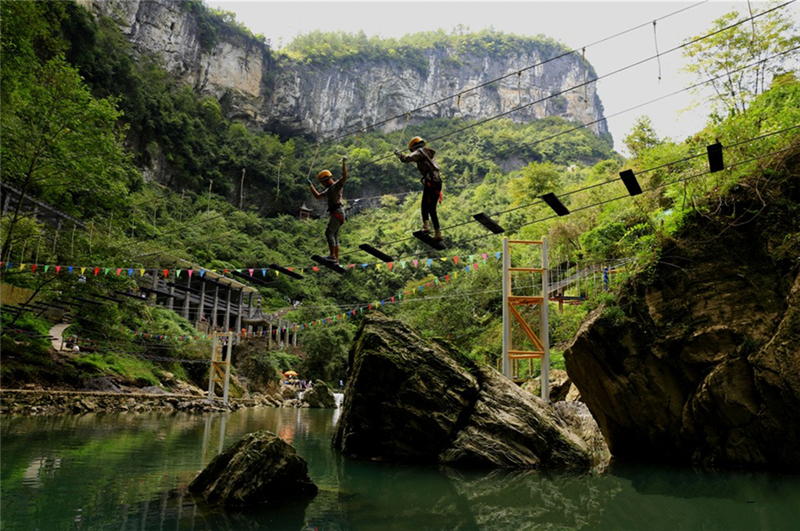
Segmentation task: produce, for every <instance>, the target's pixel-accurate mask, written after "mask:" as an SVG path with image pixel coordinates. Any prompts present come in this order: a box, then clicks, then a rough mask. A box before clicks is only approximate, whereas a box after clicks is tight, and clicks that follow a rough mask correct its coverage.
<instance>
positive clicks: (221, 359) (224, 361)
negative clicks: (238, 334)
mask: <svg viewBox="0 0 800 531" xmlns="http://www.w3.org/2000/svg"><path fill="white" fill-rule="evenodd" d="M233 339H234V338H233V334H232V333H225V332H218V333H216V334H214V342H213V344H212V347H211V374H210V375H209V377H208V399H209V400H213V399H214V384H216V383H219V384H220V385H221V386H222V402H223V403H224V404H225V405H228V383H229V382H230V378H231V353H232V349H233ZM226 351H227V352H226Z"/></svg>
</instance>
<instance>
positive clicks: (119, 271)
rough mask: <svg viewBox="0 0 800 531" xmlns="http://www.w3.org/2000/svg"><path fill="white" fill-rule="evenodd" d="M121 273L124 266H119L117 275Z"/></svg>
mask: <svg viewBox="0 0 800 531" xmlns="http://www.w3.org/2000/svg"><path fill="white" fill-rule="evenodd" d="M120 273H122V268H120V267H118V268H117V276H119V274H120Z"/></svg>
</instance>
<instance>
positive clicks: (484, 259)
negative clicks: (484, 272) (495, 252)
mask: <svg viewBox="0 0 800 531" xmlns="http://www.w3.org/2000/svg"><path fill="white" fill-rule="evenodd" d="M481 256H482V257H483V261H484V262H485V261H486V253H482V254H481Z"/></svg>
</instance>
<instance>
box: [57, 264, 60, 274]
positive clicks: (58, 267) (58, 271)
mask: <svg viewBox="0 0 800 531" xmlns="http://www.w3.org/2000/svg"><path fill="white" fill-rule="evenodd" d="M59 273H61V266H59V265H57V266H56V275H58V274H59Z"/></svg>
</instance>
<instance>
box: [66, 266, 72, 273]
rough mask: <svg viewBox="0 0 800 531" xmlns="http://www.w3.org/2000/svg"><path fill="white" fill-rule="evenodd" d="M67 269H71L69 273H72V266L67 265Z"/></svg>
mask: <svg viewBox="0 0 800 531" xmlns="http://www.w3.org/2000/svg"><path fill="white" fill-rule="evenodd" d="M67 269H69V274H70V275H71V274H72V266H67Z"/></svg>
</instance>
